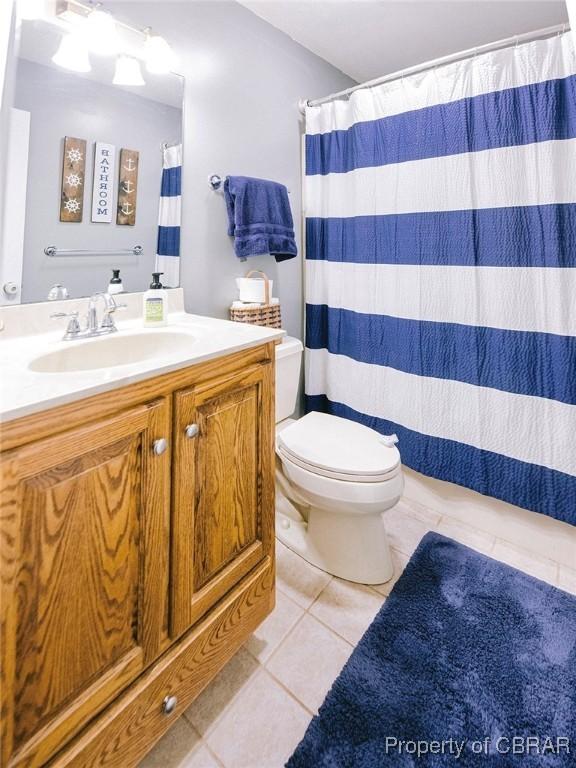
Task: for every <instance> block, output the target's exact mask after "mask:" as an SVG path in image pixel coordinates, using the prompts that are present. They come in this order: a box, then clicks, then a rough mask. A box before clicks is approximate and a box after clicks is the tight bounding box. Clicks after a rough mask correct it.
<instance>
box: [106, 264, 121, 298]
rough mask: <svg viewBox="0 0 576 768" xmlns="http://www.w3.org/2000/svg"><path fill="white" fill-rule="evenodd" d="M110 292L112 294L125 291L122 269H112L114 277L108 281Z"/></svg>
mask: <svg viewBox="0 0 576 768" xmlns="http://www.w3.org/2000/svg"><path fill="white" fill-rule="evenodd" d="M108 293H109V294H110V295H111V296H112V295H113V294H115V293H124V286H123V284H122V278H121V277H120V270H119V269H113V270H112V278H111V279H110V282H109V283H108Z"/></svg>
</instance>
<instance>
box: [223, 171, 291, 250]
mask: <svg viewBox="0 0 576 768" xmlns="http://www.w3.org/2000/svg"><path fill="white" fill-rule="evenodd" d="M224 196H225V197H226V208H227V209H228V234H229V235H231V236H233V237H234V251H235V252H236V256H238V258H239V259H245V258H246V257H247V256H258V255H260V254H265V253H270V254H272V256H274V257H275V258H276V261H285V260H286V259H293V258H294V256H296V255H297V254H298V249H297V248H296V240H295V238H294V221H293V219H292V212H291V210H290V201H289V200H288V190H287V189H286V187H285V186H284V185H283V184H277V183H276V182H274V181H266V180H265V179H252V178H250V177H249V176H228V178H227V179H226V181H225V182H224Z"/></svg>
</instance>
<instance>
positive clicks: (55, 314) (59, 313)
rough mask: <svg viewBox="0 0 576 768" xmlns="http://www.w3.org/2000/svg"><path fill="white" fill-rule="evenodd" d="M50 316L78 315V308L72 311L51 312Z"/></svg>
mask: <svg viewBox="0 0 576 768" xmlns="http://www.w3.org/2000/svg"><path fill="white" fill-rule="evenodd" d="M50 317H78V310H77V309H76V310H74V312H52V314H51V315H50Z"/></svg>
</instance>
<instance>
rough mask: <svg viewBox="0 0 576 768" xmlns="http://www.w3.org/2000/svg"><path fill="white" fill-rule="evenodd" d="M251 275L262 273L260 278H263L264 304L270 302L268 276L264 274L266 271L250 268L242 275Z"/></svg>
mask: <svg viewBox="0 0 576 768" xmlns="http://www.w3.org/2000/svg"><path fill="white" fill-rule="evenodd" d="M252 275H262V279H263V280H264V302H265V304H266V305H269V304H270V278H269V277H268V275H267V274H266V272H262V270H261V269H251V270H250V271H249V272H246V274H245V275H244V277H252Z"/></svg>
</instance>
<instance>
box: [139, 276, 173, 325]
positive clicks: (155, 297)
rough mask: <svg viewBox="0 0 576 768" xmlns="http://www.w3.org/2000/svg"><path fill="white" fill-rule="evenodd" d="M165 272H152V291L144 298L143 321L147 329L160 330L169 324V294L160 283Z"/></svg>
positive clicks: (147, 292)
mask: <svg viewBox="0 0 576 768" xmlns="http://www.w3.org/2000/svg"><path fill="white" fill-rule="evenodd" d="M163 274H164V272H152V282H151V283H150V289H149V290H148V291H146V293H145V294H144V297H143V313H142V314H143V319H144V326H145V327H146V328H160V327H161V326H163V325H166V324H167V323H168V294H167V292H166V290H165V289H164V286H163V285H162V283H161V282H160V275H163Z"/></svg>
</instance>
